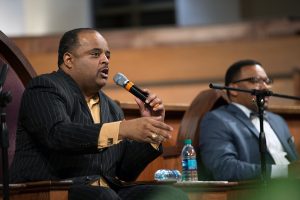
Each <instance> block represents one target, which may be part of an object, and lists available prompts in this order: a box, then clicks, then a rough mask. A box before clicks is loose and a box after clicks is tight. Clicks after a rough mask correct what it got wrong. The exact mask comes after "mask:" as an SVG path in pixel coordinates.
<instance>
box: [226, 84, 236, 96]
mask: <svg viewBox="0 0 300 200" xmlns="http://www.w3.org/2000/svg"><path fill="white" fill-rule="evenodd" d="M228 86H229V87H232V88H238V86H237V84H236V83H230V84H229V85H228ZM229 94H230V96H233V97H236V96H237V95H238V92H237V91H234V90H229Z"/></svg>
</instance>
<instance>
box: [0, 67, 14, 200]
mask: <svg viewBox="0 0 300 200" xmlns="http://www.w3.org/2000/svg"><path fill="white" fill-rule="evenodd" d="M7 71H8V65H7V64H4V65H3V66H2V68H1V72H0V122H1V128H0V147H1V150H2V176H3V200H9V175H8V174H9V173H8V147H9V136H8V128H7V125H6V118H5V117H6V114H5V112H4V108H5V107H6V106H7V104H8V103H10V102H11V100H12V97H11V93H10V92H3V91H2V89H3V88H2V86H3V84H4V81H5V79H6V74H7Z"/></svg>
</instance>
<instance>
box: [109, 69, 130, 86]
mask: <svg viewBox="0 0 300 200" xmlns="http://www.w3.org/2000/svg"><path fill="white" fill-rule="evenodd" d="M113 79H114V82H115V83H116V84H117V85H120V86H122V87H124V86H125V85H126V83H127V82H128V81H129V80H128V79H127V77H126V76H125V75H124V74H122V73H120V72H118V73H117V74H116V75H115V76H114V78H113Z"/></svg>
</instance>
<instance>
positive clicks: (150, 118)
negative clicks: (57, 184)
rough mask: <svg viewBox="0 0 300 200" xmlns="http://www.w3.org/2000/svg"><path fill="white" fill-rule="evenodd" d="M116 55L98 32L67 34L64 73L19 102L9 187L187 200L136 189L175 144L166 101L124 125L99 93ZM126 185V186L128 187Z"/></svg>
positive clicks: (39, 82) (167, 191)
mask: <svg viewBox="0 0 300 200" xmlns="http://www.w3.org/2000/svg"><path fill="white" fill-rule="evenodd" d="M109 61H110V50H109V47H108V44H107V42H106V40H105V39H104V38H103V36H102V35H101V34H100V33H99V32H98V31H97V30H95V29H90V28H81V29H74V30H71V31H68V32H66V33H65V34H64V35H63V37H62V38H61V40H60V44H59V49H58V66H59V69H58V70H57V71H56V72H53V73H51V74H44V75H41V76H38V77H36V78H34V79H33V80H32V81H31V82H30V83H29V85H28V86H27V88H26V90H25V92H24V94H23V98H22V103H21V108H20V114H19V123H18V130H17V139H16V152H15V157H14V161H13V163H12V166H11V176H10V177H11V181H12V182H24V181H38V180H60V179H71V180H73V181H74V185H72V186H71V188H70V190H69V199H70V200H77V199H78V200H82V199H84V200H98V199H101V200H103V199H108V200H113V199H166V198H168V199H169V198H171V199H187V197H186V195H185V194H184V193H183V192H180V191H179V190H176V189H174V188H171V187H165V186H150V185H130V186H128V184H127V185H126V184H124V183H125V182H131V181H134V180H135V179H136V178H137V177H138V175H139V174H140V172H141V171H142V170H143V169H144V168H145V167H146V166H147V165H148V164H149V163H150V162H151V161H152V160H154V159H155V158H157V157H158V156H159V155H160V154H161V153H162V146H161V143H162V142H164V141H166V140H168V139H169V138H170V137H171V131H172V127H170V126H169V125H167V124H166V123H164V117H165V109H164V106H163V104H162V100H161V99H160V98H159V97H158V96H157V95H156V94H153V93H151V92H150V91H149V90H145V92H147V93H148V94H149V95H148V97H147V99H146V102H147V103H148V105H145V104H144V103H143V102H142V101H140V100H139V99H136V102H137V104H138V106H139V109H140V113H141V116H142V117H140V118H136V119H131V120H124V116H123V112H122V110H121V108H120V107H119V106H118V105H117V104H116V103H115V102H114V101H113V100H111V99H110V98H109V97H108V96H106V95H105V94H104V93H103V92H102V91H101V89H102V88H103V87H104V86H105V84H106V82H107V80H108V74H109V69H110V68H109ZM125 185H126V186H125Z"/></svg>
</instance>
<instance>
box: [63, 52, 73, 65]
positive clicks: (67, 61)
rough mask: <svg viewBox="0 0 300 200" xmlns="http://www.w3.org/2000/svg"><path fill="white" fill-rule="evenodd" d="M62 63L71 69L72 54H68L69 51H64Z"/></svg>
mask: <svg viewBox="0 0 300 200" xmlns="http://www.w3.org/2000/svg"><path fill="white" fill-rule="evenodd" d="M63 58H64V64H65V66H66V67H67V68H68V69H72V66H73V55H72V54H70V53H69V52H66V53H65V54H64V57H63Z"/></svg>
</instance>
